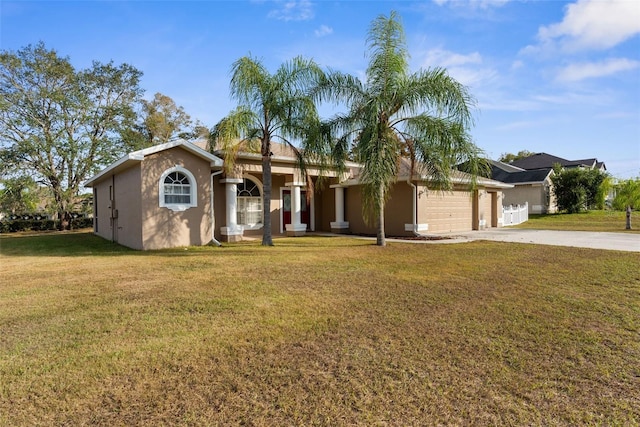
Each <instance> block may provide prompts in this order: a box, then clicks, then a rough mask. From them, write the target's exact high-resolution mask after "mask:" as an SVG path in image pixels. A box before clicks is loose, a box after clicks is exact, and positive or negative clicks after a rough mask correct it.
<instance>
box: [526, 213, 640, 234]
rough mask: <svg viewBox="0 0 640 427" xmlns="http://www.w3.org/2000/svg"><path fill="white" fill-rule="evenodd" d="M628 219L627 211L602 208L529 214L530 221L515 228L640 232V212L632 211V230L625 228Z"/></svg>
mask: <svg viewBox="0 0 640 427" xmlns="http://www.w3.org/2000/svg"><path fill="white" fill-rule="evenodd" d="M626 221H627V214H626V212H620V211H608V210H600V211H588V212H582V213H576V214H546V215H529V221H527V222H523V223H522V224H519V225H516V226H514V228H529V229H537V230H569V231H607V232H612V233H636V234H640V212H638V211H633V212H631V227H632V229H631V230H626V229H625V227H626Z"/></svg>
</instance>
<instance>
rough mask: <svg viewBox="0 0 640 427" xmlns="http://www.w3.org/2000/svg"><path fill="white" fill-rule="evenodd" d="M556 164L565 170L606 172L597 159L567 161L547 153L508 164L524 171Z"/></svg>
mask: <svg viewBox="0 0 640 427" xmlns="http://www.w3.org/2000/svg"><path fill="white" fill-rule="evenodd" d="M556 164H559V165H560V166H562V167H563V168H565V169H570V168H578V167H580V168H585V169H598V170H600V171H602V172H606V170H607V167H606V166H605V164H604V162H598V159H583V160H567V159H563V158H561V157H556V156H552V155H551V154H547V153H536V154H533V155H531V156H529V157H525V158H523V159H518V160H514V161H513V162H511V163H509V165H511V166H515V167H517V168H520V169H525V170H535V169H553V167H554V166H555V165H556Z"/></svg>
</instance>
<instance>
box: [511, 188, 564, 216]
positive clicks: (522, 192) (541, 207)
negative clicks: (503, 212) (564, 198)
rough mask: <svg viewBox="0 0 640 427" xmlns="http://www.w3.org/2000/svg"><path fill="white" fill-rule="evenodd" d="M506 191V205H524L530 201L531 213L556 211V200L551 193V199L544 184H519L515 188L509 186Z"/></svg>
mask: <svg viewBox="0 0 640 427" xmlns="http://www.w3.org/2000/svg"><path fill="white" fill-rule="evenodd" d="M503 191H504V200H503V203H504V204H505V205H524V204H525V203H529V213H530V214H541V213H553V212H555V211H556V201H555V197H554V196H553V192H552V191H551V189H549V192H550V193H551V194H550V196H549V200H548V199H547V197H548V196H547V192H546V191H545V187H544V186H543V185H542V184H524V185H517V186H516V187H514V188H508V189H505V190H503Z"/></svg>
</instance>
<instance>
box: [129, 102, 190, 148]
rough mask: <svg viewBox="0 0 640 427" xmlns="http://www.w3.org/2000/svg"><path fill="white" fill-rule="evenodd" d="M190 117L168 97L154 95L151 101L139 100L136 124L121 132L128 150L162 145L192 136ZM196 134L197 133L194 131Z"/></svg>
mask: <svg viewBox="0 0 640 427" xmlns="http://www.w3.org/2000/svg"><path fill="white" fill-rule="evenodd" d="M191 126H192V121H191V117H190V116H189V115H188V114H187V113H186V112H185V111H184V108H183V107H181V106H178V105H176V103H175V101H174V100H173V99H171V98H170V97H168V96H166V95H163V94H161V93H156V94H155V95H154V97H153V99H152V100H151V101H147V100H144V99H143V100H141V102H140V113H139V119H138V122H137V123H136V124H135V125H134V126H132V127H130V128H126V129H124V130H123V133H122V138H123V139H124V141H125V143H126V145H127V147H128V149H129V150H139V149H142V148H146V147H151V146H153V145H158V144H163V143H165V142H167V141H169V140H170V139H172V138H175V137H177V136H188V137H190V136H192V133H193V131H192V130H191V129H190V127H191ZM196 132H197V131H196Z"/></svg>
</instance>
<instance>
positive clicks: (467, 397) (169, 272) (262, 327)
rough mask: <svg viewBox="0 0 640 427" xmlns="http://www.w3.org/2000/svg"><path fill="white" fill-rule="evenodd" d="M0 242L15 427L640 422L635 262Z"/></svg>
mask: <svg viewBox="0 0 640 427" xmlns="http://www.w3.org/2000/svg"><path fill="white" fill-rule="evenodd" d="M0 244H1V255H0V379H1V380H0V425H8V426H9V425H10V426H15V425H18V426H22V425H25V426H26V425H29V426H31V425H109V426H111V425H256V426H263V425H264V426H267V425H438V424H441V425H451V424H453V425H460V424H471V425H487V424H489V425H585V424H587V425H637V424H638V423H640V364H638V360H640V258H639V257H638V254H635V253H622V252H616V251H597V250H590V249H579V248H563V247H550V246H544V247H543V246H535V245H520V244H507V243H496V242H472V243H460V244H437V245H431V244H404V243H391V244H390V245H389V246H388V247H387V248H379V247H376V246H374V245H372V244H371V243H370V242H369V241H365V240H358V239H349V238H329V237H325V238H322V237H304V238H283V239H277V240H276V246H275V247H273V248H263V247H261V246H259V245H258V244H257V243H242V244H233V245H225V246H224V247H222V248H214V247H203V248H186V249H184V248H182V249H176V250H165V251H155V252H144V253H143V252H134V251H129V250H126V249H124V248H121V247H119V246H116V245H113V244H111V243H109V242H106V241H104V240H102V239H100V238H97V237H95V236H92V235H91V234H88V233H84V234H83V233H75V234H63V235H46V236H0Z"/></svg>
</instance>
